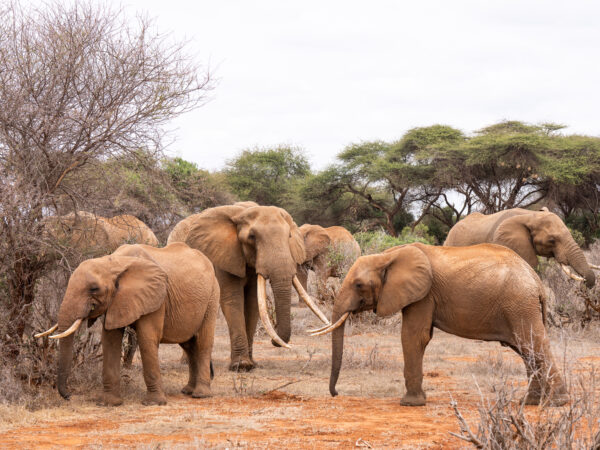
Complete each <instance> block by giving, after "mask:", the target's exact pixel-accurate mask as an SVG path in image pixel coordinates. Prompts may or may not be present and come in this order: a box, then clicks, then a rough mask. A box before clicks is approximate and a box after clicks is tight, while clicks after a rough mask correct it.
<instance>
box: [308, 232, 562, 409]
mask: <svg viewBox="0 0 600 450" xmlns="http://www.w3.org/2000/svg"><path fill="white" fill-rule="evenodd" d="M365 310H373V311H374V312H375V313H376V314H377V315H378V316H387V315H391V314H394V313H396V312H398V311H402V331H401V340H402V350H403V356H404V379H405V385H406V394H405V395H404V396H403V397H402V399H401V402H400V403H401V404H402V405H406V406H422V405H425V401H426V398H425V393H424V392H423V388H422V383H423V354H424V352H425V348H426V347H427V344H428V343H429V341H430V339H431V338H432V336H433V328H434V327H435V328H438V329H440V330H442V331H445V332H446V333H451V334H454V335H457V336H460V337H464V338H468V339H480V340H484V341H499V342H500V343H501V344H502V345H504V346H508V347H510V348H512V349H513V350H514V351H515V352H517V353H518V354H519V355H520V356H521V357H522V358H523V361H524V362H525V365H526V369H527V373H528V375H529V376H530V377H532V379H531V383H530V385H529V389H528V392H527V394H526V397H525V402H526V403H527V404H539V403H540V402H546V401H548V402H550V404H553V405H562V404H564V403H565V402H567V401H568V396H567V393H566V392H567V391H566V388H565V385H564V382H563V380H562V378H561V375H560V373H559V371H558V370H557V367H556V365H555V363H554V360H553V356H552V353H551V350H550V341H549V339H548V336H547V334H546V328H545V315H546V293H545V290H544V286H543V285H542V282H541V280H540V279H539V277H538V276H537V274H536V273H535V271H534V270H533V269H532V268H531V267H530V266H529V265H528V264H527V263H526V262H525V261H524V260H523V259H522V258H520V257H519V256H518V255H517V254H516V253H515V252H513V251H512V250H510V249H508V248H506V247H503V246H500V245H495V244H479V245H473V246H469V247H441V246H430V245H425V244H421V243H414V244H406V245H403V246H398V247H392V248H391V249H388V250H386V251H385V252H384V253H380V254H374V255H368V256H361V257H360V258H358V259H357V260H356V262H355V263H354V265H353V266H352V267H351V268H350V271H349V272H348V274H347V275H346V278H345V279H344V282H343V284H342V287H341V289H340V292H339V294H338V296H337V297H336V299H335V302H334V306H333V313H332V319H331V322H332V323H333V325H330V326H329V327H324V328H321V329H318V330H313V331H312V333H311V334H312V335H322V334H326V333H329V332H332V333H333V335H332V340H331V342H332V364H331V377H330V381H329V392H330V394H331V395H332V396H336V395H337V391H336V384H337V380H338V376H339V373H340V367H341V364H342V354H343V347H344V322H345V320H346V319H347V318H348V316H349V314H350V313H355V312H360V311H365Z"/></svg>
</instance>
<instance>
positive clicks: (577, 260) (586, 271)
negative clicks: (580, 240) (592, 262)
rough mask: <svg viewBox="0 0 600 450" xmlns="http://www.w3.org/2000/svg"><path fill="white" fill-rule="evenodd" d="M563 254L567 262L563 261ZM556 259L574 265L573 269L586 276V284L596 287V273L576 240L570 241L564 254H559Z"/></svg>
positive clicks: (589, 286)
mask: <svg viewBox="0 0 600 450" xmlns="http://www.w3.org/2000/svg"><path fill="white" fill-rule="evenodd" d="M561 256H563V257H564V258H565V259H566V262H565V261H561V259H562V258H561ZM556 259H557V260H558V262H559V263H560V262H562V263H564V264H568V265H570V266H571V267H573V269H575V271H576V272H577V273H578V274H579V275H581V276H582V277H584V278H585V284H586V285H587V287H588V288H592V287H594V284H595V283H596V274H595V273H594V271H593V270H592V268H591V267H590V266H589V265H588V262H587V260H586V259H585V255H584V254H583V251H582V250H581V248H579V246H578V245H577V243H576V242H575V241H573V242H569V243H568V244H567V248H566V251H565V253H564V255H557V258H556Z"/></svg>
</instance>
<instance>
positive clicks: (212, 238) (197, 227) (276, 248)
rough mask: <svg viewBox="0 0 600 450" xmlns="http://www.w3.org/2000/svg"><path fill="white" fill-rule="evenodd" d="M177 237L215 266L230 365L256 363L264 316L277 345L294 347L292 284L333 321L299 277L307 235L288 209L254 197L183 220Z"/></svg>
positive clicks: (238, 367) (239, 366) (247, 366)
mask: <svg viewBox="0 0 600 450" xmlns="http://www.w3.org/2000/svg"><path fill="white" fill-rule="evenodd" d="M174 241H181V242H185V243H186V244H188V245H189V246H190V247H192V248H196V249H198V250H200V251H202V252H203V253H204V254H205V255H206V256H208V258H209V259H210V260H211V261H212V263H213V264H214V266H215V272H216V275H217V279H218V280H219V285H220V287H221V298H220V303H221V309H222V310H223V314H224V316H225V319H226V320H227V325H228V327H229V338H230V343H231V362H230V365H229V369H230V370H251V369H252V368H254V366H255V364H256V363H255V362H254V359H253V351H252V346H253V340H254V334H255V331H256V325H257V321H258V317H259V316H260V318H261V321H262V322H263V325H264V327H265V329H266V331H267V333H268V334H269V335H270V336H271V338H272V343H273V345H277V346H284V347H289V346H288V344H287V342H289V340H290V336H291V322H290V321H291V317H290V313H291V311H290V309H291V293H292V285H293V286H294V288H295V289H296V290H297V291H298V293H299V295H300V297H301V298H303V299H304V301H306V302H307V303H308V304H309V306H310V307H311V309H312V310H313V311H314V312H315V314H317V315H318V316H319V318H320V319H321V320H322V321H323V322H325V323H328V321H327V319H326V317H325V315H324V314H323V313H322V312H321V311H319V310H318V308H317V306H316V305H315V303H314V301H312V299H310V297H308V294H306V292H305V291H304V290H303V289H302V285H301V284H300V282H299V281H298V280H297V278H296V276H295V275H296V267H297V265H298V264H300V263H302V262H304V261H305V259H306V257H305V253H304V240H303V238H302V235H301V234H300V231H299V230H298V227H297V226H296V224H295V223H294V221H293V219H292V217H291V216H290V215H289V214H288V213H287V212H286V211H285V210H283V209H281V208H277V207H274V206H257V205H256V204H255V203H252V202H242V203H240V204H235V205H227V206H218V207H215V208H209V209H207V210H205V211H203V212H201V213H200V214H194V215H192V216H190V217H188V218H186V219H184V220H183V221H181V222H180V223H178V224H177V225H176V226H175V228H174V229H173V231H172V232H171V234H170V236H169V239H168V242H174ZM267 279H268V280H269V281H270V282H271V286H272V289H273V295H274V303H275V313H276V316H277V326H276V328H275V329H274V328H273V326H272V324H271V322H270V320H269V316H268V313H267V306H266V280H267Z"/></svg>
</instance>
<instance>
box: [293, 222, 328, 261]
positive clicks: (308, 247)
mask: <svg viewBox="0 0 600 450" xmlns="http://www.w3.org/2000/svg"><path fill="white" fill-rule="evenodd" d="M299 230H300V232H301V233H302V235H303V236H304V249H305V252H306V260H307V261H312V260H313V259H315V257H316V256H317V255H319V254H321V253H323V252H325V251H326V250H327V247H328V246H329V245H330V244H331V238H330V237H329V235H328V234H327V232H326V231H325V228H323V227H321V226H319V225H302V226H301V227H300V228H299Z"/></svg>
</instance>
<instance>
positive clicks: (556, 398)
mask: <svg viewBox="0 0 600 450" xmlns="http://www.w3.org/2000/svg"><path fill="white" fill-rule="evenodd" d="M522 401H523V403H525V404H526V405H546V406H563V405H565V404H567V403H568V402H569V395H568V394H567V393H566V392H564V390H562V391H561V392H554V393H552V395H545V396H542V395H541V394H540V393H539V392H536V391H533V392H527V394H526V395H525V397H524V398H523V400H522Z"/></svg>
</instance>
